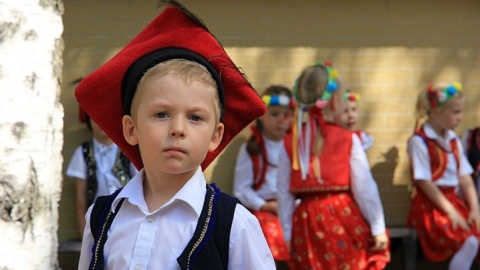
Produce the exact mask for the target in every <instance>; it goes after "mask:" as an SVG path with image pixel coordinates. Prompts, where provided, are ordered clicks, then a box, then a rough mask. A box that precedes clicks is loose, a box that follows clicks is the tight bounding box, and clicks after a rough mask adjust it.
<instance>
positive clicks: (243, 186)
mask: <svg viewBox="0 0 480 270" xmlns="http://www.w3.org/2000/svg"><path fill="white" fill-rule="evenodd" d="M262 99H263V101H264V102H265V104H266V106H267V112H266V113H265V114H264V115H263V116H262V117H260V118H258V119H257V121H256V125H252V126H251V130H252V135H251V136H250V139H249V140H248V141H247V142H246V143H244V144H243V145H242V146H241V148H240V151H239V153H238V157H237V163H236V167H235V176H234V187H233V192H234V195H235V196H236V197H237V198H238V199H239V200H240V202H241V203H242V204H243V205H244V206H246V207H247V208H248V209H250V211H252V213H253V214H254V215H255V216H256V217H257V218H258V220H259V221H260V225H261V227H262V230H263V233H264V234H265V237H266V239H267V242H268V245H269V247H270V250H271V251H272V255H273V257H274V258H275V260H276V261H277V262H278V261H286V260H287V259H288V250H287V246H286V244H285V242H284V240H283V232H282V228H281V226H280V221H279V219H278V217H277V215H278V212H277V173H278V167H277V163H278V157H279V152H280V150H281V149H282V148H283V138H284V137H285V135H286V134H287V132H288V131H289V129H290V125H291V119H292V115H293V108H294V104H293V100H292V93H291V91H290V90H289V89H288V88H286V87H284V86H277V85H273V86H270V87H268V88H267V89H266V90H265V91H264V92H263V94H262Z"/></svg>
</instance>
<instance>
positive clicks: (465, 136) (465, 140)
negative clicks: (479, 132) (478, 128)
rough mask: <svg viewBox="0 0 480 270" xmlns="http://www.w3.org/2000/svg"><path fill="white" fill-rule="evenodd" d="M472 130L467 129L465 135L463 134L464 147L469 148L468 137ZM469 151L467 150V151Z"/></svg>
mask: <svg viewBox="0 0 480 270" xmlns="http://www.w3.org/2000/svg"><path fill="white" fill-rule="evenodd" d="M471 132H472V130H471V129H469V130H467V131H465V133H463V136H462V145H463V149H467V148H468V137H469V136H470V133H471ZM465 152H467V151H465Z"/></svg>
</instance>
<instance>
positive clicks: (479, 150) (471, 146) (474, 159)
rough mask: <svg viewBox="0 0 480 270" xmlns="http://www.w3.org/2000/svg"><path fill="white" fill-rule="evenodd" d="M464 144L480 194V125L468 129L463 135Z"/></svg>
mask: <svg viewBox="0 0 480 270" xmlns="http://www.w3.org/2000/svg"><path fill="white" fill-rule="evenodd" d="M462 144H463V147H464V149H465V155H466V156H467V159H468V162H470V165H471V166H472V167H473V174H472V178H473V180H474V183H475V186H476V188H477V194H480V127H477V128H473V129H469V130H467V131H466V132H465V133H464V134H463V137H462Z"/></svg>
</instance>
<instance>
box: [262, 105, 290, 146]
mask: <svg viewBox="0 0 480 270" xmlns="http://www.w3.org/2000/svg"><path fill="white" fill-rule="evenodd" d="M292 115H293V112H292V109H290V108H288V107H282V106H271V107H268V108H267V112H266V113H265V114H264V115H263V116H262V117H261V118H260V119H261V120H262V122H263V133H264V134H265V136H267V138H269V139H270V140H274V141H279V140H281V139H283V137H285V135H286V134H287V131H288V129H289V128H290V123H291V121H292Z"/></svg>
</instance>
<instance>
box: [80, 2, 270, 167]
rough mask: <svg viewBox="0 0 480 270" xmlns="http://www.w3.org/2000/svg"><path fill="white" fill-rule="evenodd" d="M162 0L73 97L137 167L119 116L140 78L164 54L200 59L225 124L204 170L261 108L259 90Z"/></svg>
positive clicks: (183, 12)
mask: <svg viewBox="0 0 480 270" xmlns="http://www.w3.org/2000/svg"><path fill="white" fill-rule="evenodd" d="M164 2H166V3H167V4H168V6H167V7H166V8H165V9H164V10H163V11H162V12H161V13H160V15H158V16H157V17H156V18H155V19H154V20H153V21H152V22H151V23H150V24H149V25H148V26H147V27H146V28H145V29H144V30H143V31H142V32H140V34H138V35H137V36H136V37H135V38H134V39H133V40H132V41H130V42H129V43H128V44H127V45H126V46H125V47H124V48H123V49H122V50H121V51H120V52H119V53H118V54H117V55H115V56H114V57H113V58H112V59H110V60H109V61H108V62H107V63H105V64H104V65H103V66H101V67H100V68H99V69H97V70H96V71H94V72H93V73H92V74H90V75H88V76H87V77H85V78H84V79H83V80H82V81H81V82H80V84H79V85H78V86H77V88H76V89H75V96H76V98H77V100H78V102H79V103H80V105H81V106H82V108H83V109H84V110H85V111H86V112H87V113H88V115H89V116H90V117H91V118H92V119H93V120H94V121H95V123H97V124H98V125H99V126H100V127H101V128H102V129H103V130H104V131H105V133H106V134H107V135H108V136H109V137H110V138H111V139H112V140H113V141H114V142H115V143H116V144H117V145H118V146H119V147H120V148H121V149H122V150H123V152H124V153H125V154H126V155H127V156H128V157H129V158H130V160H131V161H132V162H133V163H134V164H135V166H136V167H137V168H138V169H140V168H143V162H142V160H141V157H140V152H139V150H138V147H137V146H132V145H130V144H129V143H127V142H126V141H125V138H124V137H123V128H122V117H123V115H125V114H130V105H131V102H132V98H133V95H134V93H135V91H136V87H137V84H138V82H139V80H140V78H141V77H142V76H143V74H144V72H145V71H146V70H147V69H149V68H150V67H153V66H155V65H156V64H158V63H160V62H163V61H166V60H169V59H175V58H183V59H189V60H193V61H196V62H199V63H200V64H202V65H204V66H205V67H206V68H207V69H208V70H209V71H210V73H211V74H212V77H213V78H214V79H215V80H216V81H217V86H218V91H219V97H220V102H221V106H222V110H223V112H224V115H223V118H222V122H223V123H224V125H225V131H224V135H223V139H222V142H221V143H220V145H219V147H218V148H217V149H216V150H215V151H213V152H209V153H208V154H207V157H206V158H205V160H204V162H203V163H202V168H203V169H205V168H206V167H207V166H208V165H209V164H210V163H211V162H212V161H213V160H214V159H215V158H216V157H217V156H218V155H219V154H220V152H221V151H222V150H223V149H224V148H225V147H226V146H227V144H228V143H229V142H230V141H231V140H232V139H233V138H234V137H235V136H236V135H237V134H238V133H239V132H240V131H242V129H243V128H245V127H246V126H248V125H249V124H250V123H251V122H252V121H253V120H255V119H256V118H258V117H259V116H261V115H263V114H264V113H265V110H266V109H265V105H264V103H263V101H262V99H261V98H260V96H259V95H258V93H257V92H256V91H255V89H254V88H253V87H252V85H251V84H250V83H249V82H248V80H247V79H246V78H245V76H244V74H243V73H241V72H240V71H239V69H238V68H237V67H236V66H235V64H234V63H233V61H232V60H231V59H230V57H229V56H228V55H227V53H226V52H225V50H224V49H223V47H222V45H221V44H220V43H219V41H218V40H217V39H216V38H215V37H214V36H213V35H212V34H211V33H210V32H209V31H208V29H207V28H206V26H205V25H204V24H203V22H202V21H201V20H200V19H199V18H197V17H196V16H195V15H193V14H192V13H191V12H189V11H188V10H187V9H186V8H185V7H184V6H182V5H181V4H179V3H177V2H176V1H173V0H170V1H164Z"/></svg>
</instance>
